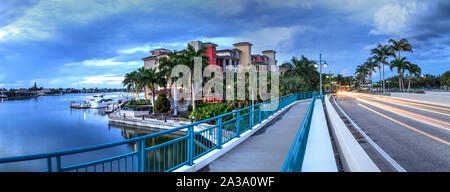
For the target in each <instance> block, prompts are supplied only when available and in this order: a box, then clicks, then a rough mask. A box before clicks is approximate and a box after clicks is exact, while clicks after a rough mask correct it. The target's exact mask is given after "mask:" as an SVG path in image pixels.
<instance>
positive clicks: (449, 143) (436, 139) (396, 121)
mask: <svg viewBox="0 0 450 192" xmlns="http://www.w3.org/2000/svg"><path fill="white" fill-rule="evenodd" d="M358 105H359V106H360V107H363V108H365V109H367V110H369V111H371V112H373V113H375V114H377V115H380V116H382V117H384V118H386V119H389V120H391V121H393V122H395V123H397V124H399V125H402V126H404V127H406V128H408V129H411V130H413V131H415V132H417V133H419V134H421V135H424V136H426V137H429V138H431V139H433V140H435V141H438V142H441V143H444V144H446V145H450V142H448V141H446V140H444V139H441V138H439V137H436V136H433V135H430V134H428V133H426V132H423V131H421V130H419V129H416V128H414V127H412V126H410V125H407V124H405V123H402V122H400V121H398V120H396V119H394V118H392V117H389V116H387V115H385V114H382V113H380V112H378V111H375V110H373V109H371V108H369V107H367V106H365V105H363V104H360V103H358Z"/></svg>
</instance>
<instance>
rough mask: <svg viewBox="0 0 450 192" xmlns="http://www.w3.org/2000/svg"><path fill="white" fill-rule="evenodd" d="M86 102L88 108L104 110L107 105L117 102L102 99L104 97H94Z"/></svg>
mask: <svg viewBox="0 0 450 192" xmlns="http://www.w3.org/2000/svg"><path fill="white" fill-rule="evenodd" d="M86 101H87V102H88V103H89V104H90V108H93V109H99V108H106V107H108V105H111V104H114V103H116V102H117V101H114V100H113V99H111V98H104V95H95V96H93V97H91V98H90V99H88V100H86Z"/></svg>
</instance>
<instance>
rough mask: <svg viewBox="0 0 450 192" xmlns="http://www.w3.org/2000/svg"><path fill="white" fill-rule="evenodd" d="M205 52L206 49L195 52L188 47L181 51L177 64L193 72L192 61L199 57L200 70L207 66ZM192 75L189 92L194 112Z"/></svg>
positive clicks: (207, 58) (192, 76) (192, 48)
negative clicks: (200, 61)
mask: <svg viewBox="0 0 450 192" xmlns="http://www.w3.org/2000/svg"><path fill="white" fill-rule="evenodd" d="M205 52H206V47H202V48H199V49H198V50H195V48H194V47H193V46H192V45H188V47H187V49H185V50H183V51H181V54H180V55H179V56H180V57H178V59H177V61H178V62H179V64H183V65H186V66H187V67H189V69H190V70H191V71H192V72H194V66H195V63H194V60H195V58H196V57H200V58H201V60H202V63H201V65H202V69H203V68H204V67H206V66H208V62H209V57H208V56H206V55H205V54H204V53H205ZM195 83H196V82H194V75H193V74H192V75H191V90H192V91H191V92H192V111H193V112H194V111H195V90H194V89H195V88H196V87H194V84H195Z"/></svg>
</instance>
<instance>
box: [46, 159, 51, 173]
mask: <svg viewBox="0 0 450 192" xmlns="http://www.w3.org/2000/svg"><path fill="white" fill-rule="evenodd" d="M47 171H48V172H52V158H51V157H47Z"/></svg>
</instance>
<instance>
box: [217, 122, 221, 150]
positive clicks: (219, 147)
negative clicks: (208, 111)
mask: <svg viewBox="0 0 450 192" xmlns="http://www.w3.org/2000/svg"><path fill="white" fill-rule="evenodd" d="M217 124H218V125H219V126H218V127H217V131H218V133H217V139H216V140H217V149H222V117H221V118H218V119H217Z"/></svg>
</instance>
